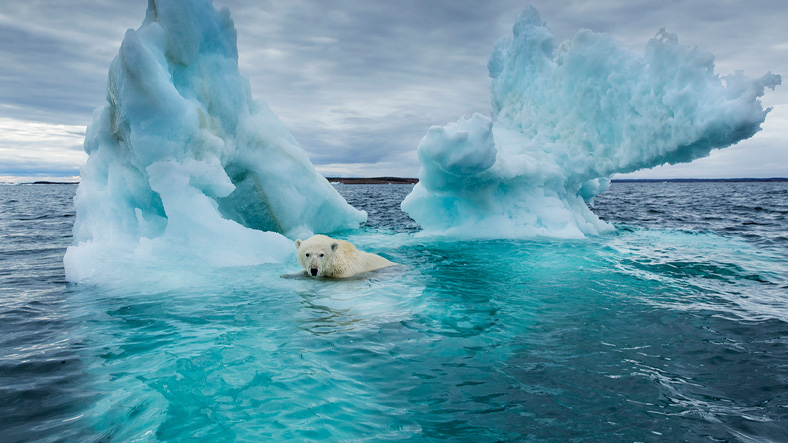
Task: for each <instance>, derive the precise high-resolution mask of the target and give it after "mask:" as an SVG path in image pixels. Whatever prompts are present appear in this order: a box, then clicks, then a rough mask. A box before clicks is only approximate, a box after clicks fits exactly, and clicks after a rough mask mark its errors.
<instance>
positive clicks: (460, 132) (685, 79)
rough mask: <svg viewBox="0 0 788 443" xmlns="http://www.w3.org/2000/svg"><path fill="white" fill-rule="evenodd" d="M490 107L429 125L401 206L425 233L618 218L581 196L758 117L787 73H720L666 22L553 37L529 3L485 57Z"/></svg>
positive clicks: (686, 153)
mask: <svg viewBox="0 0 788 443" xmlns="http://www.w3.org/2000/svg"><path fill="white" fill-rule="evenodd" d="M488 69H489V73H490V77H491V78H492V87H491V94H492V113H491V114H492V118H489V117H486V116H483V115H481V114H474V115H473V116H471V117H470V118H468V119H465V118H462V119H460V121H458V122H457V123H450V124H448V125H447V126H445V127H438V126H435V127H432V128H431V129H430V130H429V131H428V133H427V135H426V136H425V137H424V138H423V139H422V141H421V143H420V145H419V147H418V158H419V161H420V162H421V170H420V172H419V180H420V182H419V184H417V185H416V186H415V187H414V189H413V191H412V193H411V194H410V195H408V197H407V198H406V199H405V201H404V202H403V203H402V209H403V210H404V211H405V212H407V213H408V214H409V215H410V216H411V217H412V218H413V219H414V220H416V221H417V222H418V223H419V224H420V225H421V227H422V228H423V229H424V233H426V234H428V235H448V236H456V237H468V238H515V237H519V238H523V237H535V236H546V237H562V238H576V237H583V236H585V235H594V234H599V233H604V232H608V231H611V230H612V229H613V228H612V227H611V226H610V225H609V224H607V223H605V222H604V221H601V220H600V219H599V218H598V217H597V216H596V215H594V213H593V212H591V211H590V210H589V208H588V206H587V203H588V202H591V201H592V199H593V197H594V196H596V195H598V194H599V193H601V192H603V191H605V190H606V189H607V187H608V185H609V183H610V177H611V176H612V175H613V174H615V173H626V172H632V171H636V170H639V169H644V168H651V167H654V166H658V165H662V164H665V163H670V164H674V163H682V162H690V161H692V160H694V159H697V158H700V157H704V156H706V155H708V154H709V152H710V151H711V150H712V149H716V148H724V147H727V146H730V145H733V144H735V143H737V142H738V141H740V140H743V139H746V138H749V137H751V136H752V135H754V134H755V133H756V132H757V131H759V130H760V125H761V123H762V122H763V121H764V119H765V117H766V114H767V113H768V112H769V110H770V109H766V110H764V109H763V108H762V106H761V103H760V101H759V100H758V97H761V96H762V95H763V93H764V89H765V88H767V87H768V88H771V89H774V87H775V86H777V85H779V84H780V82H781V78H780V76H779V75H774V74H771V73H767V74H766V75H764V76H762V77H760V78H757V79H751V78H747V77H745V76H744V75H743V74H742V73H741V72H736V73H735V74H734V75H728V76H724V77H720V76H719V75H717V74H716V73H715V72H714V57H713V56H712V55H711V54H709V53H707V52H704V51H702V50H700V49H697V48H690V47H686V46H681V45H679V43H678V39H677V37H676V36H675V35H671V34H668V33H666V32H665V31H664V30H660V32H659V33H657V35H656V37H655V38H653V39H652V40H650V41H649V42H648V44H647V45H646V50H645V54H637V53H634V52H632V51H630V50H628V49H626V48H625V47H624V46H623V45H621V44H619V43H617V42H616V41H615V40H613V39H612V38H611V37H610V36H608V35H606V34H598V33H594V32H591V31H588V30H581V31H579V32H578V33H577V35H575V37H574V38H573V39H572V40H571V41H566V42H564V43H562V44H560V45H558V46H556V44H555V41H554V39H553V36H552V35H551V34H550V32H549V30H548V29H547V27H546V25H545V23H543V22H542V20H541V18H540V17H539V14H538V12H537V11H536V10H535V9H533V8H528V9H526V10H525V11H524V12H523V13H522V14H521V15H520V17H519V18H518V20H517V22H516V23H515V25H514V30H513V35H512V36H511V37H509V38H505V39H503V40H501V41H499V42H498V43H497V44H496V45H495V48H494V49H493V52H492V55H491V56H490V61H489V63H488Z"/></svg>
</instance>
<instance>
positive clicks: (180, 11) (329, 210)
mask: <svg viewBox="0 0 788 443" xmlns="http://www.w3.org/2000/svg"><path fill="white" fill-rule="evenodd" d="M85 151H86V152H87V153H88V154H89V158H88V161H87V164H86V165H85V167H84V168H83V170H82V179H81V183H80V185H79V188H78V190H77V196H76V198H75V203H76V207H77V218H76V221H75V225H74V246H71V247H70V248H69V249H68V252H67V253H66V256H65V259H64V262H65V268H66V276H67V278H68V279H69V280H71V281H79V280H82V279H84V278H86V277H88V276H89V275H91V274H93V273H95V272H96V269H97V268H100V267H101V266H102V265H103V264H104V263H105V262H106V261H107V260H110V259H111V260H110V261H112V260H117V259H118V257H125V258H128V259H130V260H132V261H135V260H137V261H140V260H142V261H144V260H151V259H153V257H156V258H157V259H161V260H166V259H167V258H169V259H170V260H174V261H180V260H187V261H188V260H197V261H202V262H208V263H213V264H216V265H239V264H257V263H263V262H280V261H283V260H288V259H290V258H292V256H293V251H294V249H295V248H294V246H293V243H292V241H291V239H294V238H295V237H306V236H308V235H310V234H312V233H314V232H331V231H336V230H341V229H352V228H357V227H358V226H359V224H360V223H361V222H363V221H364V220H365V219H366V214H365V213H364V212H362V211H358V210H356V209H354V208H353V207H351V206H350V205H348V204H347V202H345V200H344V199H343V198H342V197H341V196H340V195H339V194H338V193H337V192H336V190H335V189H334V188H333V187H332V186H331V185H330V184H329V183H328V181H327V180H326V179H325V178H323V177H322V176H321V175H320V174H318V173H317V172H316V171H315V169H314V167H313V166H312V164H311V163H310V161H309V159H308V157H307V155H306V153H305V152H304V151H303V149H301V147H300V146H299V145H298V143H297V142H296V140H295V139H294V138H293V136H292V135H291V134H290V132H289V131H288V130H287V128H286V127H285V126H284V124H283V123H282V122H281V121H280V120H279V119H278V118H277V117H276V116H275V115H274V114H273V113H272V112H271V110H270V109H269V108H268V106H267V105H266V104H265V103H264V102H261V101H253V100H252V97H251V93H250V88H249V84H248V81H247V80H246V78H245V77H243V76H242V75H241V74H240V72H239V70H238V51H237V46H236V31H235V28H234V25H233V22H232V20H231V19H230V14H229V11H228V10H227V8H224V9H222V10H221V11H217V10H216V9H215V8H214V7H213V5H212V4H211V1H210V0H150V1H149V2H148V9H147V13H146V17H145V20H144V22H143V23H142V25H141V26H140V28H139V29H137V30H131V29H130V30H128V31H127V32H126V35H125V38H124V40H123V43H122V44H121V47H120V51H119V53H118V55H117V57H116V58H115V59H114V60H113V61H112V64H111V66H110V70H109V82H108V89H107V102H106V103H105V104H104V106H102V107H100V108H98V109H97V110H96V111H95V113H94V116H93V123H92V124H91V125H90V126H89V128H88V131H87V136H86V138H85Z"/></svg>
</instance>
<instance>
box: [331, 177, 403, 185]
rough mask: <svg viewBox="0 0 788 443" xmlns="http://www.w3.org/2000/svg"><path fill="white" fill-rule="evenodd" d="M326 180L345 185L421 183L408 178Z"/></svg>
mask: <svg viewBox="0 0 788 443" xmlns="http://www.w3.org/2000/svg"><path fill="white" fill-rule="evenodd" d="M326 180H328V181H329V182H330V183H342V184H343V185H412V184H416V183H418V182H419V179H417V178H408V177H367V178H356V177H326Z"/></svg>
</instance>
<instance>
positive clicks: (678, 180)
mask: <svg viewBox="0 0 788 443" xmlns="http://www.w3.org/2000/svg"><path fill="white" fill-rule="evenodd" d="M611 182H612V183H665V182H668V183H697V182H728V183H731V182H734V183H736V182H788V178H786V177H770V178H614V179H613V180H611Z"/></svg>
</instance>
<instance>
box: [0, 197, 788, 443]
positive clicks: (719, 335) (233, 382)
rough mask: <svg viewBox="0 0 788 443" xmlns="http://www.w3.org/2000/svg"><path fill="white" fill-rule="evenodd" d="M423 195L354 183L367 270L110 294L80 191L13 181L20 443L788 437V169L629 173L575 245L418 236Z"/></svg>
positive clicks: (7, 402)
mask: <svg viewBox="0 0 788 443" xmlns="http://www.w3.org/2000/svg"><path fill="white" fill-rule="evenodd" d="M409 189H410V187H409V186H398V185H370V186H364V185H353V186H338V190H340V192H341V193H342V194H343V195H344V196H345V197H346V198H347V199H348V201H349V202H350V203H351V204H353V205H354V206H356V207H359V208H361V209H365V210H367V211H368V212H369V213H370V218H369V222H368V223H367V225H366V226H364V227H363V228H362V229H361V230H359V231H353V232H345V233H341V234H340V235H338V237H342V238H345V239H348V240H350V241H352V242H354V243H355V244H357V245H358V246H359V247H360V248H362V249H365V250H369V251H373V252H378V253H380V254H382V255H385V256H386V257H388V258H390V259H391V260H393V261H395V262H398V263H400V264H402V266H399V267H396V268H390V269H387V270H385V271H382V272H379V273H376V274H374V275H372V276H370V277H368V278H359V279H353V280H346V281H326V280H322V281H321V280H312V279H303V278H281V277H280V276H282V275H284V274H292V273H294V272H297V271H298V266H297V263H295V261H294V263H292V264H288V265H276V266H271V265H262V266H254V267H245V268H230V269H216V268H204V269H195V268H190V269H183V268H179V267H178V265H177V264H175V263H174V264H173V266H172V268H171V269H167V270H162V269H151V268H146V266H145V264H135V265H134V266H130V267H129V268H128V269H127V270H124V271H125V273H124V277H123V278H119V279H118V281H116V282H115V283H114V284H112V285H111V286H108V285H104V286H101V287H96V286H90V285H68V284H66V283H65V282H64V281H63V270H62V262H60V261H59V260H60V259H62V255H63V252H64V250H65V247H66V246H67V245H68V244H70V237H69V230H70V226H71V222H72V221H73V208H72V206H71V204H70V200H69V199H70V197H71V196H72V195H73V193H74V191H75V187H73V186H0V205H2V206H0V207H1V208H2V225H0V226H2V228H3V231H2V232H3V236H2V243H3V245H2V246H3V248H2V250H3V251H4V252H3V254H2V256H0V260H1V261H0V263H2V268H0V269H1V270H2V274H0V288H2V293H3V295H2V298H0V322H1V323H0V328H1V331H2V335H0V349H1V350H2V352H0V388H1V390H0V432H2V435H3V436H4V441H211V442H214V441H267V440H270V441H281V440H292V441H385V440H397V441H403V440H404V441H458V442H465V441H469V442H488V441H489V442H494V441H786V440H788V233H787V232H786V228H785V226H788V225H787V224H786V218H787V217H788V184H786V183H694V184H679V183H667V184H656V183H647V184H623V183H618V184H614V185H613V187H612V188H611V190H610V191H609V192H608V193H606V194H603V196H601V197H600V198H599V199H598V200H597V202H596V205H595V211H596V212H597V213H598V214H600V215H601V216H602V217H603V218H605V219H607V220H609V221H611V222H613V223H615V224H616V226H617V228H618V229H617V232H616V233H615V234H613V235H609V236H602V237H595V238H589V239H585V240H575V241H557V240H530V241H483V242H453V241H447V240H439V239H429V238H422V237H419V236H418V227H417V226H416V225H415V224H414V223H413V222H412V221H411V220H409V219H408V218H407V215H405V214H403V213H402V212H401V211H399V209H398V207H399V202H400V201H401V200H402V198H403V197H404V195H406V194H407V192H408V191H409Z"/></svg>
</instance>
